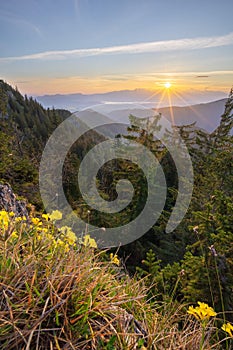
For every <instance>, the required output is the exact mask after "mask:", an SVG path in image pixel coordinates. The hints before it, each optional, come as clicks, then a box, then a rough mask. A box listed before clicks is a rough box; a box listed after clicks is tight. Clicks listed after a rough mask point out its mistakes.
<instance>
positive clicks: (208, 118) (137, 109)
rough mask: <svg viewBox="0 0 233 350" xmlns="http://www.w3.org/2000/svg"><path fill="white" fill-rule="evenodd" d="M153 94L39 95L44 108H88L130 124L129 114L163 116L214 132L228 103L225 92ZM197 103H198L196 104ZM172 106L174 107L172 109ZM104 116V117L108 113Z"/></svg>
mask: <svg viewBox="0 0 233 350" xmlns="http://www.w3.org/2000/svg"><path fill="white" fill-rule="evenodd" d="M164 96H165V97H164V98H163V99H162V96H161V94H158V93H157V94H154V95H153V94H152V92H151V91H149V90H145V89H136V90H122V91H112V92H108V93H101V94H89V95H85V94H82V93H77V94H67V95H62V94H56V95H43V96H37V97H36V99H37V101H38V102H40V103H41V104H42V105H43V106H44V107H45V108H53V107H54V108H61V109H68V110H69V111H71V112H76V111H81V110H83V109H85V108H93V109H94V110H96V109H97V110H98V108H100V109H103V110H104V111H105V112H106V113H107V116H108V117H110V118H112V119H113V120H114V121H117V122H122V123H128V116H129V114H134V115H137V116H139V115H140V116H141V117H146V116H148V114H149V115H151V114H152V113H153V114H155V113H161V114H162V115H163V116H164V117H166V118H167V119H168V120H169V121H171V122H172V123H173V124H175V125H183V124H190V123H193V122H196V126H197V127H199V128H202V129H205V130H206V131H208V132H212V131H213V130H214V129H215V128H216V127H217V126H218V124H219V121H220V117H221V115H222V113H223V111H224V107H225V103H226V101H227V98H226V95H225V94H224V93H223V92H216V91H214V92H213V91H204V92H200V91H196V90H190V91H187V92H185V94H183V95H182V96H181V95H174V94H170V98H171V100H170V101H169V96H168V94H164ZM196 101H198V103H195V102H196ZM170 103H171V104H172V108H171V107H170ZM106 113H105V114H106Z"/></svg>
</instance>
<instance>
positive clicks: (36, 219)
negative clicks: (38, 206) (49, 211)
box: [31, 218, 42, 226]
mask: <svg viewBox="0 0 233 350" xmlns="http://www.w3.org/2000/svg"><path fill="white" fill-rule="evenodd" d="M31 222H32V223H33V224H34V225H36V226H41V225H42V222H41V221H40V219H39V218H32V219H31Z"/></svg>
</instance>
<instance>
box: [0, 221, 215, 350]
mask: <svg viewBox="0 0 233 350" xmlns="http://www.w3.org/2000/svg"><path fill="white" fill-rule="evenodd" d="M13 229H14V230H15V229H17V232H18V237H17V239H14V240H11V239H10V237H11V233H12V232H13ZM53 234H55V233H54V232H53ZM37 236H38V230H37V228H36V227H34V228H32V227H30V228H29V227H27V225H26V224H20V225H18V226H17V228H16V226H15V227H13V226H10V227H8V232H7V234H6V232H3V231H2V233H1V241H0V258H1V262H0V349H3V350H11V349H14V350H17V349H20V350H34V349H35V350H41V349H45V350H47V349H51V350H55V349H56V350H60V349H63V350H66V349H67V350H68V349H82V350H88V349H93V350H95V349H96V350H97V349H106V350H114V349H115V350H117V349H119V350H122V349H127V350H131V349H132V350H133V349H140V348H141V349H143V346H144V347H146V349H154V350H155V349H156V350H157V349H158V350H160V349H161V350H162V349H163V350H164V349H182V350H189V349H190V350H199V349H200V342H201V337H202V328H201V326H200V324H199V323H198V322H197V321H194V320H192V317H190V316H188V315H187V314H186V309H185V307H184V305H180V304H174V303H173V304H161V305H158V304H154V303H152V302H150V301H148V300H147V297H146V296H147V289H146V287H145V285H144V281H143V280H140V281H138V280H136V279H134V278H129V277H128V276H127V275H126V274H125V275H124V274H122V271H121V273H119V272H120V269H121V268H120V267H117V266H115V265H113V264H112V263H111V261H110V259H109V258H108V255H107V254H106V252H96V250H94V249H92V248H88V247H81V246H79V247H76V248H72V247H70V248H69V250H68V251H67V250H66V251H65V250H64V249H60V248H59V249H51V247H50V246H49V240H48V239H47V240H46V239H42V240H41V239H40V240H38V239H37V238H36V237H37ZM215 333H216V330H215V328H214V326H213V324H212V325H211V324H209V325H208V327H207V329H206V334H205V343H204V347H203V349H221V348H222V347H221V345H220V344H219V345H217V344H213V343H212V342H213V340H212V336H213V334H215ZM144 349H145V348H144Z"/></svg>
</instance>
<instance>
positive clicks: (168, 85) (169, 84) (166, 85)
mask: <svg viewBox="0 0 233 350" xmlns="http://www.w3.org/2000/svg"><path fill="white" fill-rule="evenodd" d="M171 86H172V84H171V83H169V81H167V82H166V83H165V84H164V87H165V88H166V89H170V87H171Z"/></svg>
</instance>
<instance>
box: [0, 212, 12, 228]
mask: <svg viewBox="0 0 233 350" xmlns="http://www.w3.org/2000/svg"><path fill="white" fill-rule="evenodd" d="M9 221H10V219H9V216H8V212H7V211H5V210H1V211H0V223H1V224H2V226H3V228H5V229H7V228H8V225H9Z"/></svg>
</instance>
